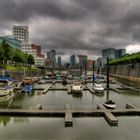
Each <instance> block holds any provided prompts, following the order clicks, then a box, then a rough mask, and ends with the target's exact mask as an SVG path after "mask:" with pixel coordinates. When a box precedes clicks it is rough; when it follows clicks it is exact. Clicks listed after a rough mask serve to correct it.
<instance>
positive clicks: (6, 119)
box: [0, 116, 11, 127]
mask: <svg viewBox="0 0 140 140" xmlns="http://www.w3.org/2000/svg"><path fill="white" fill-rule="evenodd" d="M10 119H11V118H10V117H4V116H0V125H2V124H3V126H4V127H5V126H6V125H7V124H8V122H10Z"/></svg>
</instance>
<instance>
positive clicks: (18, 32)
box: [12, 26, 29, 42]
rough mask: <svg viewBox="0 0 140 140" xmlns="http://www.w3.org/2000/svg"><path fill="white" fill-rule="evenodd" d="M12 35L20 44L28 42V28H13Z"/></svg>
mask: <svg viewBox="0 0 140 140" xmlns="http://www.w3.org/2000/svg"><path fill="white" fill-rule="evenodd" d="M12 35H13V36H14V38H16V39H18V40H20V41H21V42H28V41H29V29H28V26H13V28H12Z"/></svg>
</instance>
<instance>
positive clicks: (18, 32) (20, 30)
mask: <svg viewBox="0 0 140 140" xmlns="http://www.w3.org/2000/svg"><path fill="white" fill-rule="evenodd" d="M12 35H13V37H14V38H15V39H17V40H20V41H21V46H22V47H21V50H22V51H23V52H26V53H28V54H32V45H31V44H30V43H29V28H28V26H13V28H12Z"/></svg>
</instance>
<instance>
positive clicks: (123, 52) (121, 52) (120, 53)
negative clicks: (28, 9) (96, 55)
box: [115, 49, 126, 59]
mask: <svg viewBox="0 0 140 140" xmlns="http://www.w3.org/2000/svg"><path fill="white" fill-rule="evenodd" d="M124 55H126V49H118V50H115V59H117V58H120V57H121V56H124Z"/></svg>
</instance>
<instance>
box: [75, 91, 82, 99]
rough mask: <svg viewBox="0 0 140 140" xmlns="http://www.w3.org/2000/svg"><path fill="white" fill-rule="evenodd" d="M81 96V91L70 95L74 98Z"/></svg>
mask: <svg viewBox="0 0 140 140" xmlns="http://www.w3.org/2000/svg"><path fill="white" fill-rule="evenodd" d="M82 96H83V93H82V92H81V93H76V94H75V93H72V97H75V98H82Z"/></svg>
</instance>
